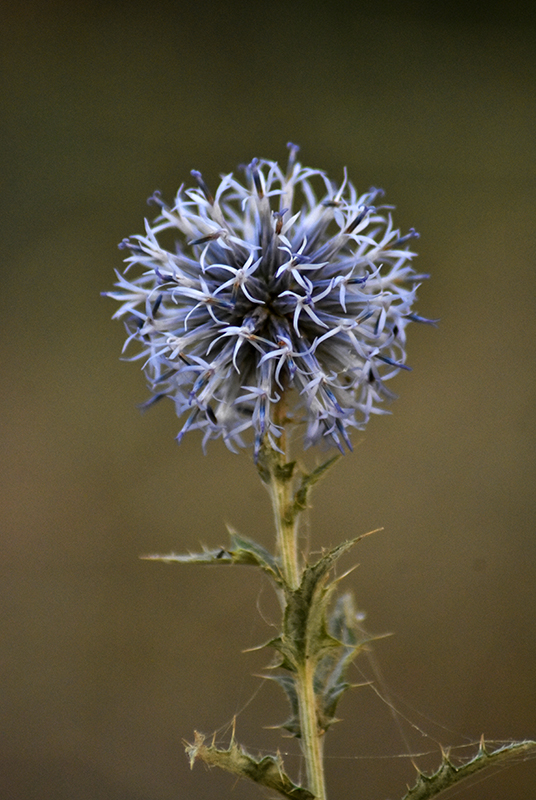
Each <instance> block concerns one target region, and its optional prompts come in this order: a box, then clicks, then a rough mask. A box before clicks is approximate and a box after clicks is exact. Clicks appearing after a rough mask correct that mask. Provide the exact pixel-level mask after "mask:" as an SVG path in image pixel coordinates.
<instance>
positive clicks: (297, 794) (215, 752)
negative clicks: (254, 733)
mask: <svg viewBox="0 0 536 800" xmlns="http://www.w3.org/2000/svg"><path fill="white" fill-rule="evenodd" d="M186 753H187V754H188V758H189V759H190V766H191V767H193V765H194V763H195V761H197V760H199V761H203V762H204V763H205V764H207V766H209V767H220V769H224V770H225V771H226V772H231V773H232V774H233V775H237V776H238V777H240V778H246V779H248V780H250V781H254V782H255V783H258V784H260V785H261V786H265V787H266V788H267V789H273V790H275V791H277V792H279V794H280V795H282V796H283V797H286V798H288V800H314V795H313V794H311V792H310V791H309V790H308V789H305V788H304V787H303V786H298V785H296V784H295V783H293V782H292V781H291V779H290V778H289V777H288V775H287V774H286V773H285V772H284V769H283V760H282V758H281V756H280V755H279V754H277V755H276V756H264V757H263V758H260V759H258V760H257V759H255V758H253V756H251V755H249V753H247V752H246V751H245V750H244V748H243V747H241V745H239V744H237V743H236V742H235V740H234V737H233V739H232V741H231V744H230V745H229V747H228V749H227V750H220V749H218V748H217V747H216V746H215V745H214V744H211V745H206V744H205V737H204V736H203V735H202V734H200V733H197V732H196V734H195V742H194V744H187V745H186Z"/></svg>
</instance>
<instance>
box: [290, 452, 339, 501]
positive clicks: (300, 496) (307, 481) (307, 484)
mask: <svg viewBox="0 0 536 800" xmlns="http://www.w3.org/2000/svg"><path fill="white" fill-rule="evenodd" d="M339 458H340V455H336V456H333V457H332V458H328V460H327V461H324V463H323V464H320V466H319V467H317V468H316V469H314V470H313V471H312V472H309V473H304V474H303V475H302V479H301V483H300V487H299V489H298V491H297V492H296V494H295V496H294V510H295V511H296V512H297V511H304V510H305V509H306V508H307V495H308V493H309V490H310V489H312V488H313V486H314V485H315V483H318V481H319V480H320V479H321V478H323V477H324V475H325V474H326V472H327V471H328V469H329V468H330V467H332V466H333V465H334V464H335V463H336V462H337V461H338V460H339Z"/></svg>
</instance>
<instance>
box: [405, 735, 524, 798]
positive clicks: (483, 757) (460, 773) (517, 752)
mask: <svg viewBox="0 0 536 800" xmlns="http://www.w3.org/2000/svg"><path fill="white" fill-rule="evenodd" d="M534 752H536V742H533V741H525V742H512V743H511V744H507V745H505V746H504V747H500V748H499V749H497V750H492V751H488V750H487V749H486V745H485V742H484V739H483V738H482V740H481V742H480V747H479V749H478V753H477V754H476V756H474V757H473V758H471V759H470V760H469V761H466V762H465V763H462V764H459V765H458V766H455V765H454V764H453V763H452V761H451V759H450V758H449V755H448V753H444V754H443V759H442V762H441V766H440V767H439V769H437V770H436V772H434V773H433V774H432V775H425V774H424V773H422V772H420V773H419V777H418V778H417V782H416V783H415V786H413V787H412V788H411V789H409V791H408V792H407V793H406V794H405V795H404V797H403V800H429V798H431V797H436V796H437V795H438V794H440V792H444V791H446V790H447V789H450V787H451V786H454V784H456V783H459V782H460V781H462V780H465V778H469V777H470V776H471V775H474V774H475V772H480V770H482V769H486V768H488V767H493V766H503V765H504V764H506V763H507V762H508V761H513V760H514V759H517V758H519V757H520V756H525V755H527V754H529V753H534Z"/></svg>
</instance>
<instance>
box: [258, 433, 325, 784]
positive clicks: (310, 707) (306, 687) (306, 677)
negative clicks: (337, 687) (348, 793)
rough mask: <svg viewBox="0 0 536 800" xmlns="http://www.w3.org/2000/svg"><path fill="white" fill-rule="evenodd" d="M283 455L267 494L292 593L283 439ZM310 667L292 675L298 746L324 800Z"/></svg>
mask: <svg viewBox="0 0 536 800" xmlns="http://www.w3.org/2000/svg"><path fill="white" fill-rule="evenodd" d="M280 444H281V449H282V450H283V453H278V452H276V451H274V450H272V451H271V453H270V455H269V458H270V462H271V463H270V467H269V471H270V482H269V490H270V496H271V499H272V506H273V510H274V517H275V525H276V530H277V551H278V553H279V557H280V559H281V568H282V572H283V578H284V581H285V583H286V585H287V590H290V591H292V592H296V591H297V590H298V589H299V586H300V584H301V579H302V575H303V567H302V566H301V564H300V560H299V555H298V523H299V513H298V510H297V508H296V504H295V492H294V482H293V479H292V475H293V466H292V464H291V463H289V462H288V461H287V459H286V452H285V451H286V441H285V438H284V435H283V437H282V441H281V442H280ZM314 672H315V670H314V665H312V664H310V663H309V662H308V656H307V652H305V654H304V656H303V662H302V663H301V664H300V665H299V666H298V668H297V669H296V671H295V673H294V680H295V687H296V695H297V698H298V707H299V719H300V733H301V739H300V744H301V748H302V752H303V755H304V758H305V764H306V772H307V785H308V789H309V791H310V792H312V793H313V794H314V796H315V798H316V800H326V788H325V779H324V760H323V733H324V732H323V731H322V730H321V729H320V726H319V724H318V716H317V706H316V698H315V692H314Z"/></svg>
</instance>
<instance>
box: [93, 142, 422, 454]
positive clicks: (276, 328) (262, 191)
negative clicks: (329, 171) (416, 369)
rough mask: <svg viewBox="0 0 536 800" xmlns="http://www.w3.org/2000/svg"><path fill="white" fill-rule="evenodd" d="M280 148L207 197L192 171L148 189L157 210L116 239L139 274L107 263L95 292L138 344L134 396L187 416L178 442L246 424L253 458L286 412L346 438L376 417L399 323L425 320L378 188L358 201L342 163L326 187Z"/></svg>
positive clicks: (318, 435) (239, 435)
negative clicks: (188, 180)
mask: <svg viewBox="0 0 536 800" xmlns="http://www.w3.org/2000/svg"><path fill="white" fill-rule="evenodd" d="M289 150H290V156H289V161H288V166H287V169H286V171H285V170H283V169H281V168H280V166H279V165H278V164H277V163H276V162H275V161H267V160H258V159H254V160H253V161H252V162H251V163H250V164H249V165H248V166H246V167H245V168H244V171H245V181H244V182H243V183H242V182H240V181H239V180H237V178H235V177H234V176H233V174H232V173H231V174H229V175H225V176H223V177H222V179H221V182H220V184H219V186H218V189H217V191H216V193H215V195H213V194H212V192H211V191H210V189H209V188H208V187H207V185H206V184H205V181H204V180H203V178H202V176H201V173H199V172H197V171H192V176H193V177H194V178H195V180H196V183H197V187H195V188H191V189H186V190H185V189H184V187H183V186H181V188H180V189H179V191H178V193H177V196H176V198H175V204H174V205H173V206H172V207H170V206H168V205H166V204H165V203H164V202H163V201H162V199H161V198H160V196H159V194H158V193H157V194H155V195H154V196H153V197H152V198H150V200H151V201H152V202H154V203H156V204H157V205H158V206H159V208H160V214H159V216H158V217H157V218H156V220H155V221H154V222H153V223H149V222H147V221H146V223H145V229H146V233H145V235H137V236H132V237H131V238H130V239H125V240H124V241H123V242H122V243H121V245H120V247H122V248H124V249H128V250H129V251H130V253H131V255H130V256H129V257H128V258H126V259H125V260H126V263H127V268H126V270H125V273H127V272H128V271H129V270H130V271H131V272H134V271H136V273H137V274H136V276H135V277H129V278H128V279H127V278H126V277H123V276H122V275H120V274H119V273H117V275H118V282H117V284H116V286H117V287H118V290H117V291H113V292H107V293H106V294H107V295H108V296H109V297H112V298H114V299H115V300H118V301H119V302H120V303H121V306H120V308H119V310H118V311H117V312H116V314H115V315H114V318H118V317H123V316H126V317H127V320H126V327H127V331H128V338H127V340H126V344H125V347H126V346H127V345H128V344H130V342H131V341H133V340H135V341H137V342H138V343H139V344H140V345H141V346H140V348H139V350H138V352H137V354H136V355H135V356H133V359H142V360H143V361H144V366H143V368H144V370H145V373H146V375H147V377H148V379H149V384H150V387H151V390H152V391H153V393H154V396H153V397H152V399H151V400H150V401H148V403H146V404H145V405H149V404H151V403H153V402H155V401H156V400H158V399H160V398H162V397H165V396H167V397H170V398H171V399H172V400H173V401H174V403H175V407H176V411H177V415H178V416H179V417H182V416H183V415H186V421H185V422H184V424H183V427H182V429H181V431H180V433H179V435H178V439H179V441H180V440H181V439H182V437H183V436H184V434H185V433H186V431H188V430H194V429H198V430H200V431H202V433H203V437H204V438H203V445H204V444H205V443H206V441H207V440H209V439H214V438H217V437H219V436H222V437H223V439H224V441H225V443H226V444H227V446H228V447H229V448H230V449H231V450H236V447H243V446H244V445H245V444H246V443H247V442H248V441H249V440H250V438H251V437H248V436H247V432H248V431H249V430H250V429H252V430H253V440H254V449H255V454H256V455H258V452H259V448H260V446H261V444H262V443H263V442H265V443H267V444H268V445H269V446H271V447H275V448H276V449H277V448H278V440H279V437H280V436H281V433H282V430H283V426H284V425H285V424H286V423H287V422H288V421H289V420H292V421H293V422H295V423H299V422H302V423H304V426H305V429H304V445H305V446H306V447H307V446H309V445H311V444H316V443H318V442H320V441H323V442H327V443H328V444H332V445H335V446H337V447H338V448H339V449H341V450H344V445H346V446H347V447H348V448H351V444H350V438H349V433H350V431H351V429H352V428H357V429H362V428H363V427H364V426H365V425H366V423H367V421H368V419H369V417H370V415H371V414H378V413H386V412H385V410H384V409H383V408H382V407H381V403H382V401H383V400H384V399H386V398H390V397H393V395H392V393H391V392H390V391H389V390H388V389H387V388H386V386H385V383H386V381H388V380H389V379H390V378H392V377H393V376H394V375H396V374H397V373H398V372H399V370H400V369H409V367H407V366H406V364H405V360H406V353H405V329H406V325H407V324H408V322H410V321H412V320H413V321H417V322H430V320H425V319H423V318H422V317H419V316H417V315H416V314H414V313H413V312H412V307H413V304H414V301H415V298H416V289H417V286H418V282H419V281H420V280H421V279H422V278H423V277H426V276H423V275H416V274H415V272H414V271H413V269H412V268H411V266H410V262H411V259H412V257H413V256H414V255H415V253H413V252H411V250H410V249H409V243H410V241H411V240H412V239H414V238H415V237H417V235H418V234H416V233H415V231H414V230H413V229H412V230H410V231H409V233H408V234H407V235H405V236H401V235H400V233H399V231H397V230H395V229H394V228H393V225H392V221H391V215H390V213H389V211H388V209H389V208H390V207H389V206H377V205H375V203H376V201H377V200H378V199H379V198H380V197H381V196H382V194H383V193H382V191H381V190H379V189H374V188H372V189H370V190H369V191H368V192H366V193H365V194H363V195H360V196H358V194H357V192H356V190H355V188H354V186H353V185H352V184H351V183H350V181H348V179H347V176H346V172H345V173H344V179H343V181H342V183H341V185H340V186H336V185H334V184H332V183H331V182H330V181H329V180H328V178H327V176H326V175H325V173H324V172H322V171H321V170H315V169H309V168H306V167H302V165H301V164H300V163H299V162H298V161H297V160H296V155H297V152H298V148H297V147H296V146H295V145H292V144H289ZM316 184H318V188H319V189H320V197H321V199H320V200H319V199H317V191H315V188H314V185H316ZM170 234H171V237H170ZM166 238H167V240H168V242H169V244H168V246H166V245H164V244H163V243H161V241H162V240H163V239H166ZM174 238H175V241H173V239H174ZM245 434H246V436H245V438H244V435H245Z"/></svg>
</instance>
